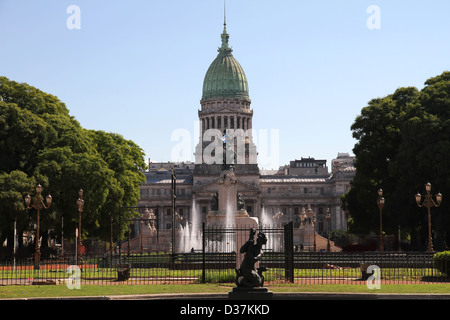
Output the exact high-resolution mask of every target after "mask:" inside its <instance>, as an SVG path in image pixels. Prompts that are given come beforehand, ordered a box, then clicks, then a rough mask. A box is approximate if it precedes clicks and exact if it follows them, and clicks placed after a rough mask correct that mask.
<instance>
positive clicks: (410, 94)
mask: <svg viewBox="0 0 450 320" xmlns="http://www.w3.org/2000/svg"><path fill="white" fill-rule="evenodd" d="M351 130H352V132H353V137H354V138H355V139H356V140H357V143H356V144H355V146H354V149H353V152H354V154H355V158H356V159H355V166H356V174H355V177H354V179H353V181H352V182H351V189H350V191H349V192H348V193H347V194H346V195H345V197H344V198H343V201H346V202H347V203H348V208H349V210H350V215H351V217H352V220H353V223H352V225H351V230H352V231H353V232H355V233H370V232H374V233H378V232H379V210H378V207H377V203H376V199H377V197H378V195H377V190H378V189H382V190H383V196H384V198H385V199H386V204H385V206H384V208H383V231H385V232H386V233H388V234H395V233H396V232H397V230H398V228H400V229H401V231H402V233H403V234H404V235H408V236H409V237H410V239H411V243H412V245H413V246H414V247H416V248H424V247H425V245H426V239H427V223H428V218H427V213H426V209H424V208H419V207H418V205H417V204H416V202H415V198H414V195H415V194H416V193H417V192H420V193H421V194H422V196H423V195H424V194H425V187H424V185H425V183H427V182H430V183H431V184H432V194H433V197H434V195H435V194H436V193H438V192H441V193H442V194H443V196H444V198H443V202H442V204H441V206H440V207H439V208H433V209H432V210H431V212H432V214H431V216H432V218H431V223H432V227H433V238H434V241H435V248H443V247H444V246H445V243H449V242H448V241H449V240H450V223H449V222H450V217H449V215H448V209H449V208H450V201H449V200H446V196H448V197H450V180H449V179H448V177H449V176H450V162H449V161H448V159H450V72H444V73H443V74H441V75H439V76H436V77H433V78H430V79H428V80H427V81H426V82H425V87H424V88H423V89H422V90H418V89H417V88H414V87H407V88H399V89H397V90H396V91H395V92H394V93H393V94H390V95H388V96H386V97H383V98H376V99H373V100H371V101H370V102H369V103H368V106H367V107H365V108H363V109H362V110H361V114H360V115H358V116H357V118H356V120H355V121H354V123H353V125H352V127H351ZM422 199H423V197H422ZM434 199H435V198H434Z"/></svg>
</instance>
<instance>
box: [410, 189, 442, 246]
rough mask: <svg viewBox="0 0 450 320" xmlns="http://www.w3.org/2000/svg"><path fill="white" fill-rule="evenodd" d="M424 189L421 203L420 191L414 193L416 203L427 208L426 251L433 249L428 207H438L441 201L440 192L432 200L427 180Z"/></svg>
mask: <svg viewBox="0 0 450 320" xmlns="http://www.w3.org/2000/svg"><path fill="white" fill-rule="evenodd" d="M425 191H426V193H427V194H426V195H425V199H424V200H423V203H422V204H420V201H421V200H422V195H421V194H420V193H418V192H417V194H416V195H415V198H416V203H417V205H418V206H419V207H426V208H427V209H428V249H427V251H430V252H431V251H433V241H432V239H431V212H430V209H431V207H436V208H437V207H439V206H440V205H441V202H442V194H441V193H438V194H437V195H436V202H437V203H436V202H434V200H433V196H432V195H431V184H430V183H429V182H427V183H426V184H425Z"/></svg>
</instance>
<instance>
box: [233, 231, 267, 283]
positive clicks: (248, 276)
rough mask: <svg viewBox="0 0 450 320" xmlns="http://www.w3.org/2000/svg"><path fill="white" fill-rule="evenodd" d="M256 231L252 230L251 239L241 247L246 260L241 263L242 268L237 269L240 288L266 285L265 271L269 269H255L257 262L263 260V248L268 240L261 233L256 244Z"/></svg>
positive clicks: (237, 281)
mask: <svg viewBox="0 0 450 320" xmlns="http://www.w3.org/2000/svg"><path fill="white" fill-rule="evenodd" d="M255 234H256V231H255V229H253V228H252V229H251V230H250V238H249V240H248V241H247V242H246V243H244V245H243V246H242V247H241V250H240V253H245V256H244V260H243V261H242V263H241V268H240V269H236V285H237V286H238V287H248V288H254V287H262V286H263V285H264V276H263V274H262V273H263V271H267V268H265V267H260V268H255V264H256V262H258V261H260V260H261V257H262V254H263V250H262V246H263V245H265V244H266V243H267V238H266V236H265V234H264V233H262V232H259V233H258V236H257V238H256V244H255V243H254V240H253V239H254V236H255Z"/></svg>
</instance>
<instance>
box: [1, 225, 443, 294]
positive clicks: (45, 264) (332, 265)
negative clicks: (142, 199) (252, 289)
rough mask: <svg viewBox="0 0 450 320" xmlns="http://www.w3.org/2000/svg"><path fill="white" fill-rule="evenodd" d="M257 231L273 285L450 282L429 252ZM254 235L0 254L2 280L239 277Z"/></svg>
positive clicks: (229, 233)
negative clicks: (298, 244) (178, 248)
mask: <svg viewBox="0 0 450 320" xmlns="http://www.w3.org/2000/svg"><path fill="white" fill-rule="evenodd" d="M258 231H259V232H263V233H265V234H266V235H267V238H268V239H269V241H268V243H267V244H266V245H265V247H264V251H265V252H264V255H263V256H262V259H261V261H260V262H259V264H260V266H265V267H267V268H268V271H266V272H265V273H264V276H265V283H266V284H270V283H282V282H288V283H296V284H328V283H338V284H367V283H368V281H369V282H371V283H372V282H373V283H376V282H378V283H379V284H388V283H400V284H409V283H429V282H447V281H449V277H448V275H447V274H445V273H442V272H441V271H439V270H438V269H437V268H435V265H434V262H433V255H434V254H433V253H430V252H376V251H370V252H312V251H302V252H296V251H294V246H293V233H292V224H288V225H286V226H284V227H281V228H265V229H260V230H258ZM248 235H249V229H248V228H246V229H236V228H203V230H202V249H201V250H193V251H192V252H188V253H178V254H170V253H151V254H130V255H127V254H123V255H113V254H109V253H106V254H105V253H101V254H89V255H83V256H82V259H81V260H80V261H76V260H75V259H74V257H72V258H65V259H63V258H58V259H52V260H42V261H41V262H40V264H39V268H35V267H34V261H33V260H32V259H29V260H24V261H3V262H1V261H0V285H31V284H40V285H42V284H61V285H68V286H75V285H86V284H104V285H106V284H108V285H114V284H129V285H133V284H169V283H173V284H189V283H205V282H229V283H233V282H234V280H235V276H236V273H235V269H236V267H238V266H237V264H236V258H237V254H238V255H239V254H240V253H239V248H237V244H236V243H235V242H239V241H240V240H239V237H243V239H242V241H246V240H248ZM236 239H237V240H236ZM185 240H186V239H184V240H183V241H185ZM236 252H237V253H236ZM440 270H442V269H440ZM443 270H448V268H447V267H446V268H445V269H443Z"/></svg>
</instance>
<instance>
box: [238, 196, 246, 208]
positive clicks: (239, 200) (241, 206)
mask: <svg viewBox="0 0 450 320" xmlns="http://www.w3.org/2000/svg"><path fill="white" fill-rule="evenodd" d="M237 209H238V210H244V209H245V201H244V199H242V197H241V195H240V194H238V196H237Z"/></svg>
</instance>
